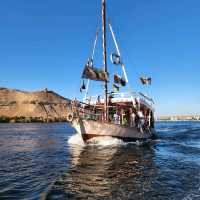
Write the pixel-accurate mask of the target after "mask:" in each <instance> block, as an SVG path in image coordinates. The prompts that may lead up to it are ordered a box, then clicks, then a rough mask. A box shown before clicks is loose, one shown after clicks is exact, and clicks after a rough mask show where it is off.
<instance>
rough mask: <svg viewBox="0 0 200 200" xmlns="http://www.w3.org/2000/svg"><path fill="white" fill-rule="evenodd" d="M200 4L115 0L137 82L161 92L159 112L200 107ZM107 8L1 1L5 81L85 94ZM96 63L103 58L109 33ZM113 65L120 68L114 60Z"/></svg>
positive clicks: (53, 0) (66, 1)
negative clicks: (144, 79)
mask: <svg viewBox="0 0 200 200" xmlns="http://www.w3.org/2000/svg"><path fill="white" fill-rule="evenodd" d="M199 10H200V1H199V0H167V1H165V0H115V1H114V0H107V14H108V15H107V18H108V20H109V21H111V23H112V26H113V29H114V31H115V34H116V37H117V41H118V44H119V47H120V51H121V56H122V59H123V62H124V63H125V66H126V70H127V74H128V78H129V82H130V84H131V85H132V88H133V90H134V91H141V92H143V93H147V94H149V95H151V96H152V97H153V99H154V101H155V110H156V114H157V115H174V114H178V115H182V114H200V90H199V86H200V56H199V53H200V12H199ZM100 15H101V1H100V0H84V1H83V0H71V1H70V0H42V1H41V0H32V1H31V0H30V1H27V0H6V1H2V0H1V1H0V87H7V88H16V89H20V90H25V91H36V90H42V89H44V88H48V89H50V90H54V91H56V92H57V93H59V94H61V95H62V96H64V97H68V98H74V97H79V98H81V97H82V96H83V95H82V94H80V92H79V87H80V83H81V80H80V77H81V73H82V70H83V68H84V65H85V63H86V61H87V59H88V57H90V55H91V48H92V45H93V40H94V37H95V32H96V29H97V27H98V26H101V21H100V20H101V16H100ZM100 36H101V35H100ZM113 52H115V48H114V45H113V42H112V40H111V37H110V35H109V33H108V54H110V53H113ZM108 59H109V56H108ZM94 64H95V65H96V66H97V67H99V66H101V65H102V47H101V38H99V40H98V42H97V48H96V53H95V57H94ZM109 70H110V71H111V74H112V73H114V72H116V71H118V67H116V66H113V65H112V64H111V62H110V61H109ZM119 70H120V69H119ZM140 76H149V77H152V85H151V86H142V85H141V84H140V82H139V79H138V78H139V77H140ZM98 84H99V83H98ZM98 84H97V86H96V83H94V82H93V83H92V84H91V85H90V89H91V93H92V92H97V91H99V88H100V87H101V86H99V85H98Z"/></svg>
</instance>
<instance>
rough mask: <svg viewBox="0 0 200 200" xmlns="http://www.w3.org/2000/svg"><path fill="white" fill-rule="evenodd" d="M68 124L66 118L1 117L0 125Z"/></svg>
mask: <svg viewBox="0 0 200 200" xmlns="http://www.w3.org/2000/svg"><path fill="white" fill-rule="evenodd" d="M51 122H67V119H66V118H64V117H63V118H56V117H55V118H42V117H23V116H20V117H17V116H16V117H6V116H0V123H51Z"/></svg>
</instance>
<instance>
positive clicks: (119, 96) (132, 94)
mask: <svg viewBox="0 0 200 200" xmlns="http://www.w3.org/2000/svg"><path fill="white" fill-rule="evenodd" d="M110 95H112V96H113V99H129V100H130V101H135V99H137V100H139V101H142V102H143V103H145V104H147V105H148V106H150V107H152V108H153V105H154V101H153V99H152V98H150V97H148V96H147V95H145V94H143V93H141V92H124V93H110ZM83 101H84V102H85V103H87V104H90V105H95V104H96V103H97V102H100V103H104V96H99V95H95V96H90V97H87V98H86V99H84V100H83ZM133 103H134V102H133Z"/></svg>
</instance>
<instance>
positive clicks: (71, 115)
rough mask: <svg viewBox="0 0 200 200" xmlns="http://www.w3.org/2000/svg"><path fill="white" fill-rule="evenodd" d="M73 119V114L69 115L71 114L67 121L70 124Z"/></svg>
mask: <svg viewBox="0 0 200 200" xmlns="http://www.w3.org/2000/svg"><path fill="white" fill-rule="evenodd" d="M73 119H74V115H73V113H69V114H68V115H67V121H68V122H72V121H73Z"/></svg>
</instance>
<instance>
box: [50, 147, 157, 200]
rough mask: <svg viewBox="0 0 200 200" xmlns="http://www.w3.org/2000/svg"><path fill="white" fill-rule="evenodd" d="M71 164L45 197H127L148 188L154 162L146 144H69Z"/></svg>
mask: <svg viewBox="0 0 200 200" xmlns="http://www.w3.org/2000/svg"><path fill="white" fill-rule="evenodd" d="M71 154H72V155H71V157H72V160H71V167H70V169H69V170H68V171H67V172H66V173H65V174H64V175H63V176H62V177H61V178H60V179H59V180H58V181H57V182H56V183H55V185H54V186H53V187H52V188H51V190H50V191H49V194H48V195H47V199H66V198H72V199H94V198H95V199H102V198H106V199H109V198H110V199H117V198H121V199H127V198H129V197H130V198H132V197H134V196H135V194H134V191H137V195H138V191H141V194H142V191H143V189H144V190H148V188H151V180H150V179H151V178H152V177H155V174H156V166H155V164H154V161H153V155H154V153H153V149H152V148H150V147H149V146H148V145H147V146H140V147H137V146H136V145H123V146H108V147H100V146H96V145H95V146H91V145H89V146H86V147H84V148H83V147H74V146H73V147H72V148H71Z"/></svg>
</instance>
